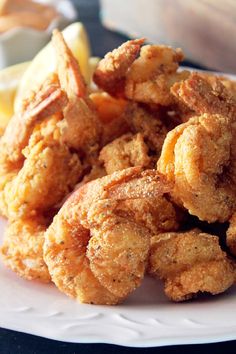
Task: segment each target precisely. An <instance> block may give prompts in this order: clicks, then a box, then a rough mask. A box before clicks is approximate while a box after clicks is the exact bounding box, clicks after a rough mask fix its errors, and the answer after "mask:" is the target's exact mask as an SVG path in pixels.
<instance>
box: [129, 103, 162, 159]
mask: <svg viewBox="0 0 236 354" xmlns="http://www.w3.org/2000/svg"><path fill="white" fill-rule="evenodd" d="M124 116H125V119H126V121H127V123H128V125H129V127H130V129H131V131H132V132H133V133H141V134H142V136H143V138H144V141H145V143H146V144H147V145H148V147H149V148H150V149H151V151H153V152H154V153H155V155H156V156H157V157H159V155H160V152H161V149H162V145H163V142H164V140H165V137H166V134H167V129H166V127H165V125H164V124H163V122H162V121H161V119H160V116H159V112H155V113H154V112H152V111H150V110H148V109H147V108H145V107H141V106H140V105H138V104H136V103H130V104H129V105H128V106H127V109H126V111H125V113H124Z"/></svg>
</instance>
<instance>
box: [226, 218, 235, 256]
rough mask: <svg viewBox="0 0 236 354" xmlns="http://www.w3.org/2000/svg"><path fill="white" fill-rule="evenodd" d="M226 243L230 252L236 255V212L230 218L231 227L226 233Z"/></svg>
mask: <svg viewBox="0 0 236 354" xmlns="http://www.w3.org/2000/svg"><path fill="white" fill-rule="evenodd" d="M226 244H227V246H228V247H229V250H230V253H231V254H232V255H233V256H235V257H236V213H234V214H233V216H232V217H231V219H230V220H229V228H228V230H227V233H226Z"/></svg>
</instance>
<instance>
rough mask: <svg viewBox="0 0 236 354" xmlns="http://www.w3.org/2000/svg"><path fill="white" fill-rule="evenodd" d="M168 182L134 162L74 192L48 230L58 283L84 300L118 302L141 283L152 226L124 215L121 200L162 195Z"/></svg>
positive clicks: (47, 255)
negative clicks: (128, 167)
mask: <svg viewBox="0 0 236 354" xmlns="http://www.w3.org/2000/svg"><path fill="white" fill-rule="evenodd" d="M169 188H170V186H168V185H166V183H165V182H164V181H163V179H162V177H161V176H160V175H158V174H157V173H156V172H155V171H152V170H149V171H145V172H141V169H140V168H137V167H136V168H130V169H126V170H123V171H120V172H115V173H114V174H112V175H109V176H105V177H103V178H100V179H97V180H95V181H93V182H90V183H88V184H86V185H85V186H83V187H82V188H80V189H79V190H77V191H76V192H75V193H73V195H72V196H71V197H70V198H69V199H68V200H67V202H66V203H65V204H64V205H63V207H62V208H61V210H60V211H59V213H58V214H57V215H56V217H55V218H54V221H53V223H52V224H51V225H50V227H49V228H48V230H47V232H46V233H45V244H44V259H45V261H46V263H47V265H48V268H49V272H50V274H51V277H52V280H53V282H54V283H55V284H56V285H57V287H58V288H59V289H60V290H61V291H62V292H64V293H66V294H67V295H69V296H73V297H75V298H78V299H79V300H80V301H81V302H87V303H95V304H115V303H117V302H120V301H122V300H123V299H124V298H125V297H126V296H127V295H128V294H129V293H130V292H132V291H133V290H134V289H135V288H136V287H137V286H139V285H140V282H141V280H142V278H143V276H144V272H145V268H146V260H147V255H148V251H149V239H150V230H149V229H148V228H146V227H144V226H143V225H141V224H139V223H138V221H136V220H135V218H133V217H131V216H130V217H129V216H128V215H125V209H124V210H123V208H122V201H125V200H127V199H142V198H151V197H152V198H158V196H160V195H163V193H165V192H168V190H169ZM127 216H128V217H127Z"/></svg>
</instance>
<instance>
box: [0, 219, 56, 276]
mask: <svg viewBox="0 0 236 354" xmlns="http://www.w3.org/2000/svg"><path fill="white" fill-rule="evenodd" d="M46 227H47V223H46V221H45V220H44V219H43V218H42V217H34V218H29V217H27V218H26V219H20V218H19V219H17V220H15V221H12V222H10V224H9V225H8V226H7V229H6V233H5V236H4V240H3V245H2V247H1V256H2V259H3V262H4V264H5V265H6V266H7V267H8V268H10V269H12V270H13V271H14V272H16V273H17V274H18V275H20V276H21V277H23V278H26V279H28V280H33V279H36V280H40V281H42V282H49V281H50V279H51V278H50V275H49V272H48V269H47V266H46V264H45V262H44V259H43V243H44V232H45V230H46Z"/></svg>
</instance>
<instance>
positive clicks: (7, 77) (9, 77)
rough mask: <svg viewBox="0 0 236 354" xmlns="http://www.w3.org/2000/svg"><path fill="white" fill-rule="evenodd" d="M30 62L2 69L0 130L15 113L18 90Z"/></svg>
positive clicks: (0, 74) (0, 73) (0, 82)
mask: <svg viewBox="0 0 236 354" xmlns="http://www.w3.org/2000/svg"><path fill="white" fill-rule="evenodd" d="M29 64H30V62H25V63H21V64H16V65H13V66H9V67H8V68H6V69H3V70H1V71H0V128H1V129H0V131H2V130H4V129H5V127H6V126H7V123H8V122H9V119H10V118H11V117H12V115H13V111H14V99H15V94H16V90H17V87H18V85H19V82H20V80H21V78H22V76H23V74H24V73H25V71H26V70H27V68H28V67H29Z"/></svg>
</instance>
